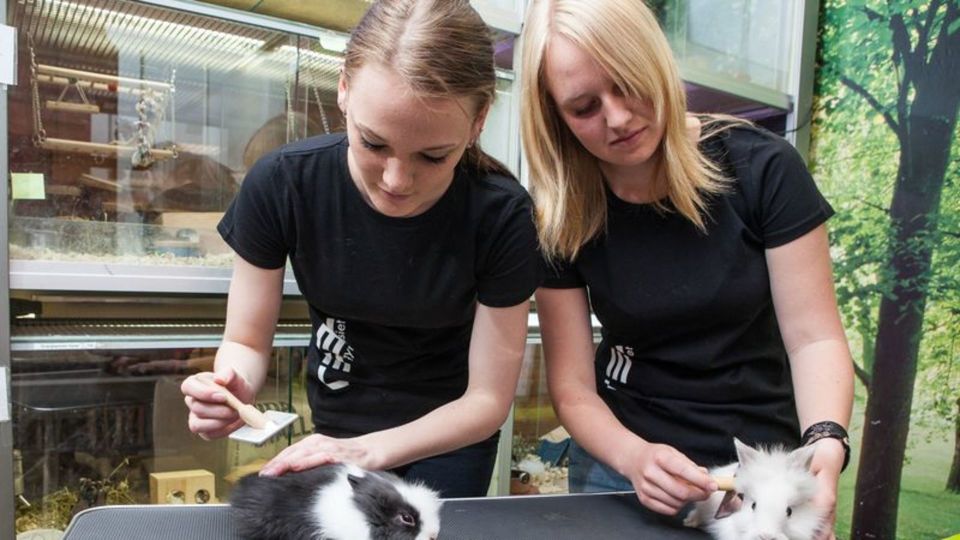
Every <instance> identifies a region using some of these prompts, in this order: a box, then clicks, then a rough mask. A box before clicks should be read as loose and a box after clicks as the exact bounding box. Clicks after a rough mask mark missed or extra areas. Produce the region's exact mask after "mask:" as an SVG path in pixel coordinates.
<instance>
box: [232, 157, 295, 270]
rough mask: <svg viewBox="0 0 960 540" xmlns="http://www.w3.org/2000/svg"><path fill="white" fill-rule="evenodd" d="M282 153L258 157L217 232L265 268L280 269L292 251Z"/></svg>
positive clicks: (238, 251)
mask: <svg viewBox="0 0 960 540" xmlns="http://www.w3.org/2000/svg"><path fill="white" fill-rule="evenodd" d="M280 159H281V154H280V153H279V152H273V153H270V154H268V155H266V156H264V157H263V158H261V159H260V160H258V161H257V162H256V163H255V164H254V166H253V167H251V169H250V171H249V172H248V173H247V176H246V177H245V178H244V180H243V183H242V184H241V186H240V191H239V192H238V193H237V195H236V197H234V199H233V202H231V203H230V206H229V207H228V208H227V211H226V213H225V214H224V216H223V219H221V220H220V223H219V224H218V225H217V231H218V232H219V233H220V236H222V237H223V239H224V241H225V242H226V243H227V245H229V246H230V247H231V248H233V250H234V251H235V252H237V254H238V255H240V256H241V257H243V259H244V260H246V261H247V262H249V263H250V264H253V265H254V266H258V267H260V268H266V269H276V268H281V267H282V266H284V264H285V263H286V259H287V253H288V252H289V248H288V245H289V244H288V243H287V242H286V241H285V238H287V237H288V236H289V231H290V228H289V226H287V225H286V221H287V219H286V218H287V215H288V214H289V213H290V212H292V207H291V205H289V204H286V203H287V199H288V196H287V194H288V189H287V186H286V185H285V184H284V183H283V182H282V179H281V178H280V175H279V169H280Z"/></svg>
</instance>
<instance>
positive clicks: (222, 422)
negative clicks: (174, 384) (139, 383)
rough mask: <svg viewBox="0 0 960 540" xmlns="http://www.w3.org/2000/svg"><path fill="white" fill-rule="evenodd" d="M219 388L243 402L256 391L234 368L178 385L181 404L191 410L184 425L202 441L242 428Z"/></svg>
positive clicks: (238, 418) (194, 378)
mask: <svg viewBox="0 0 960 540" xmlns="http://www.w3.org/2000/svg"><path fill="white" fill-rule="evenodd" d="M221 388H225V389H227V390H229V391H230V392H231V393H232V394H233V395H234V396H236V397H237V399H239V400H240V401H242V402H244V403H250V402H251V401H252V400H253V398H254V396H255V395H256V391H255V390H254V389H253V387H251V385H250V384H249V383H248V382H247V381H246V380H245V379H244V378H243V377H241V376H240V375H239V374H237V372H236V371H235V370H234V369H233V368H229V367H228V368H222V369H219V370H217V371H216V372H210V371H204V372H202V373H197V374H196V375H191V376H189V377H187V378H186V379H185V380H184V381H183V383H182V384H181V385H180V391H181V392H183V395H184V398H183V400H184V402H185V403H186V404H187V408H188V409H190V414H189V416H188V417H187V425H188V426H189V428H190V431H191V432H193V433H196V434H197V435H199V436H200V438H202V439H206V440H210V439H219V438H220V437H225V436H227V435H229V434H230V433H233V432H234V431H236V430H237V429H238V428H240V427H241V426H242V425H243V420H241V419H240V415H238V414H237V411H236V410H234V409H233V407H230V406H229V405H227V398H226V396H225V395H224V394H223V392H221V391H219V390H220V389H221Z"/></svg>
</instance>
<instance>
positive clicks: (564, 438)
mask: <svg viewBox="0 0 960 540" xmlns="http://www.w3.org/2000/svg"><path fill="white" fill-rule="evenodd" d="M568 444H569V435H568V434H567V432H566V431H565V430H564V429H563V428H562V427H561V426H560V421H559V420H558V419H557V416H556V413H554V411H553V403H552V402H551V401H550V395H549V394H548V392H547V378H546V371H545V369H544V364H543V346H541V345H539V344H533V343H530V344H528V345H527V350H526V354H525V355H524V358H523V368H522V369H521V371H520V383H519V384H518V385H517V395H516V398H515V400H514V413H513V452H512V456H511V457H512V459H511V464H510V469H511V470H510V476H511V479H510V494H511V495H532V494H550V493H566V492H567V452H566V450H567V446H568Z"/></svg>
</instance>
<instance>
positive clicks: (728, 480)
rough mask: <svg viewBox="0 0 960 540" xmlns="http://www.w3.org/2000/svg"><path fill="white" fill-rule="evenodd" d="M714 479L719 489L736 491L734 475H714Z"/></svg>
mask: <svg viewBox="0 0 960 540" xmlns="http://www.w3.org/2000/svg"><path fill="white" fill-rule="evenodd" d="M713 481H714V482H716V483H717V491H736V490H737V488H736V487H734V485H733V477H732V476H714V477H713Z"/></svg>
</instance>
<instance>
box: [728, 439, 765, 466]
mask: <svg viewBox="0 0 960 540" xmlns="http://www.w3.org/2000/svg"><path fill="white" fill-rule="evenodd" d="M733 446H734V447H736V449H737V461H739V462H740V466H741V467H744V466H746V465H748V464H749V463H750V462H751V461H753V460H754V459H756V457H757V456H758V455H759V454H760V452H759V451H757V450H754V449H753V448H751V447H749V446H747V445H746V444H743V442H741V441H740V439H738V438H736V437H734V438H733Z"/></svg>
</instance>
